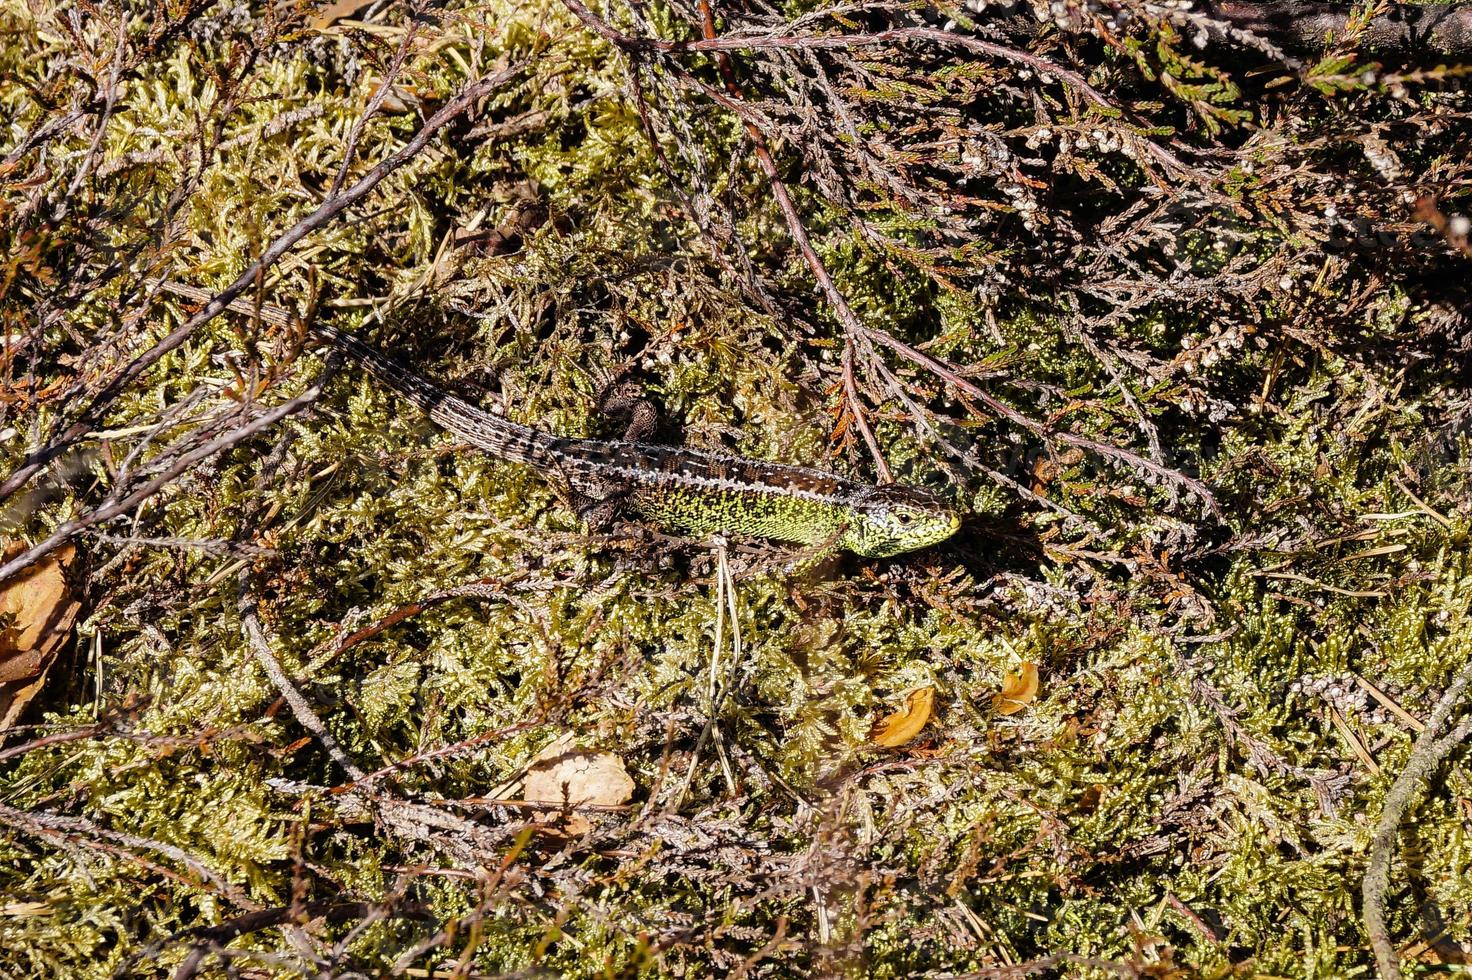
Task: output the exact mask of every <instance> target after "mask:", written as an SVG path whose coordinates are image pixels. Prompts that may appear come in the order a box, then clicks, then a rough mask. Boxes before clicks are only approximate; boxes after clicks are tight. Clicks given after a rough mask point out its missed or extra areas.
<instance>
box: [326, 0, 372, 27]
mask: <svg viewBox="0 0 1472 980" xmlns="http://www.w3.org/2000/svg"><path fill="white" fill-rule="evenodd" d="M372 2H373V0H337V2H336V3H330V4H328V5H327V6H325V7H323V8H322V11H321V12H320V13H318V14H317V16H316V17H313V18H312V29H313V30H318V31H320V30H323V29H325V28H328V27H331V26H332V25H333V24H334V23H336V22H337V21H339V20H342V19H343V18H344V17H351V16H352V15H353V14H356V13H357V12H358V11H360V10H362V9H363V8H364V7H366V6H368V5H369V4H370V3H372Z"/></svg>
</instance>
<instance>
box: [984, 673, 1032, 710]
mask: <svg viewBox="0 0 1472 980" xmlns="http://www.w3.org/2000/svg"><path fill="white" fill-rule="evenodd" d="M1037 696H1038V665H1037V664H1033V663H1024V664H1022V665H1021V666H1019V667H1018V668H1017V669H1016V670H1014V671H1013V672H1012V673H1010V674H1008V675H1007V676H1006V677H1005V678H1003V680H1002V690H1001V692H1000V693H998V694H997V695H996V696H995V697H993V698H992V708H993V709H995V711H996V712H997V714H999V715H1015V714H1017V712H1019V711H1021V710H1022V709H1023V708H1025V707H1027V705H1028V702H1030V701H1033V700H1036V698H1037Z"/></svg>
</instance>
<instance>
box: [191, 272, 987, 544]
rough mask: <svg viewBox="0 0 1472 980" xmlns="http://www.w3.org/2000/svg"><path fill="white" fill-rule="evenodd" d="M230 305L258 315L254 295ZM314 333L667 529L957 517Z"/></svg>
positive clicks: (600, 497)
mask: <svg viewBox="0 0 1472 980" xmlns="http://www.w3.org/2000/svg"><path fill="white" fill-rule="evenodd" d="M163 285H164V286H165V288H167V289H169V290H170V291H172V292H175V293H179V294H181V295H183V296H186V297H188V298H190V299H194V300H197V301H201V302H203V301H207V300H209V299H210V296H211V294H210V293H208V292H207V291H205V290H201V289H196V288H195V287H192V286H184V285H181V284H177V283H172V282H168V283H163ZM232 307H233V308H238V309H242V310H243V311H244V312H257V310H256V308H255V307H254V306H252V305H250V304H241V306H240V307H235V304H232ZM258 312H260V313H261V314H262V315H263V316H265V317H266V318H267V319H269V320H271V321H273V322H279V323H290V322H292V319H293V318H292V317H291V315H290V314H289V313H287V312H286V311H284V310H279V309H276V308H271V307H266V308H261V309H260V310H259V311H258ZM311 330H312V332H313V334H315V335H316V336H317V337H319V338H320V339H322V340H323V341H326V342H327V343H328V344H330V345H332V346H334V347H336V348H338V349H339V350H341V351H343V352H344V353H346V354H347V355H349V356H350V357H352V358H353V359H354V360H356V361H358V362H359V363H361V364H362V365H363V366H364V367H366V368H368V370H369V371H371V372H372V373H373V374H374V375H375V376H376V377H378V378H379V379H380V380H382V381H384V382H385V383H386V384H387V385H388V386H389V387H390V388H392V389H394V390H395V391H396V392H398V393H399V394H401V395H403V396H404V397H405V398H407V399H409V400H410V401H412V402H414V404H416V405H418V406H419V407H420V408H422V409H423V410H424V411H425V413H426V414H427V415H428V416H429V417H430V419H431V420H433V421H434V422H435V423H437V424H438V425H441V426H443V427H444V428H445V429H447V430H449V431H450V432H452V433H454V434H455V435H456V436H458V437H459V438H461V439H463V440H464V441H466V442H468V443H470V444H471V445H473V446H476V447H478V448H480V449H483V450H485V451H486V452H488V453H491V454H492V455H494V456H497V457H499V458H501V459H506V460H511V461H514V462H518V463H525V464H527V465H529V466H531V467H533V468H535V469H537V470H538V471H540V472H542V473H543V474H544V475H545V476H546V477H547V478H548V479H549V480H551V481H552V482H553V483H554V484H555V485H557V486H558V487H559V488H561V489H570V490H571V491H572V492H573V494H574V495H576V496H577V497H579V498H581V499H582V500H584V501H587V502H588V503H589V504H590V505H595V504H597V503H598V502H600V501H603V502H607V503H610V504H615V505H617V506H618V507H619V508H620V509H623V510H628V511H630V512H632V513H633V514H635V515H637V516H639V517H642V518H644V519H646V520H648V521H650V522H652V523H654V524H658V525H660V526H662V527H665V528H668V529H670V530H674V531H679V532H683V533H686V534H692V535H705V534H714V533H730V534H741V535H751V536H754V537H764V538H773V539H776V540H779V541H790V542H794V543H797V544H806V545H816V544H822V543H826V542H830V541H831V542H832V543H833V544H835V545H838V546H842V547H845V548H848V549H849V550H850V551H854V552H856V553H858V554H861V555H869V556H885V555H893V554H899V553H900V552H904V551H912V550H914V549H916V548H923V547H925V546H927V545H930V544H934V543H936V542H938V541H942V540H944V539H945V538H947V537H949V536H950V535H951V534H953V533H954V532H955V530H956V528H957V527H958V526H959V524H960V519H959V516H958V515H957V513H956V511H955V510H954V509H953V508H952V507H951V506H950V505H949V504H948V503H946V502H945V501H944V500H943V499H941V498H940V497H938V496H937V495H935V494H933V493H931V492H929V491H927V490H922V489H920V488H917V487H907V486H902V485H898V484H888V485H884V486H877V485H872V484H863V483H857V482H854V481H851V480H845V479H843V478H841V477H837V476H834V475H833V474H831V473H825V472H823V471H821V470H815V469H810V468H808V467H803V466H787V465H783V464H779V463H766V462H761V461H758V460H752V459H744V458H742V457H739V456H730V455H726V454H722V453H710V452H702V451H699V450H693V449H683V448H679V447H673V446H662V445H657V444H654V443H644V442H625V441H621V440H600V439H571V438H563V437H560V436H555V435H552V434H551V433H547V432H543V431H541V430H540V429H534V428H532V427H530V426H525V425H519V424H517V423H515V422H510V421H507V420H506V419H503V418H501V417H499V416H497V415H494V414H492V413H490V412H487V411H484V410H482V409H480V408H477V407H475V406H474V405H471V404H470V403H469V402H467V401H465V400H464V399H462V398H458V397H456V396H455V395H453V394H451V393H449V392H448V391H445V390H444V389H443V388H441V387H439V386H438V385H436V384H434V383H433V382H431V381H429V380H427V379H426V378H424V377H422V376H420V375H418V374H415V373H414V372H413V371H411V370H409V368H407V367H405V366H404V365H403V364H401V363H400V362H398V361H396V360H394V359H393V358H391V357H389V356H388V355H386V354H384V353H382V352H380V351H378V350H375V349H374V348H372V347H369V346H368V345H367V344H365V343H363V342H362V341H361V340H359V339H358V338H357V337H355V336H354V335H352V334H349V333H345V332H344V331H341V330H338V329H337V328H336V327H332V326H329V325H326V324H313V325H312V327H311Z"/></svg>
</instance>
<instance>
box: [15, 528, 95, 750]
mask: <svg viewBox="0 0 1472 980" xmlns="http://www.w3.org/2000/svg"><path fill="white" fill-rule="evenodd" d="M25 550H26V546H25V545H24V544H23V543H22V542H19V541H12V542H9V543H7V544H6V546H5V550H4V554H3V558H0V560H4V561H9V560H10V559H11V558H14V557H16V556H17V555H19V554H20V553H21V552H23V551H25ZM76 554H77V550H76V548H75V547H73V546H72V545H70V544H68V545H65V546H64V547H61V548H58V549H57V550H56V551H54V552H52V553H51V554H50V555H47V556H46V557H45V558H43V559H41V560H40V561H38V562H36V564H34V565H32V566H31V567H30V568H28V569H26V570H25V571H24V572H21V573H20V574H19V575H17V576H16V577H15V578H13V579H11V580H10V581H8V582H6V583H4V584H3V585H0V622H3V623H4V624H5V625H4V627H3V629H0V732H3V731H5V730H6V729H7V728H9V727H10V726H11V725H13V724H15V720H16V719H17V718H19V717H20V713H21V712H22V711H24V710H25V708H26V705H28V704H30V703H31V699H32V698H34V697H35V696H36V694H37V692H39V691H40V690H41V685H42V684H44V683H45V681H46V672H47V671H48V670H50V669H51V664H52V663H53V662H54V661H55V660H56V654H57V651H59V650H60V649H61V646H62V644H63V643H65V642H66V638H67V636H68V635H69V634H70V632H71V628H72V623H73V621H75V620H76V618H77V609H78V608H79V607H80V605H81V603H79V602H77V601H76V600H75V599H74V598H72V592H71V587H70V585H69V584H68V582H67V571H68V569H69V568H70V567H71V564H72V562H73V560H75V558H76Z"/></svg>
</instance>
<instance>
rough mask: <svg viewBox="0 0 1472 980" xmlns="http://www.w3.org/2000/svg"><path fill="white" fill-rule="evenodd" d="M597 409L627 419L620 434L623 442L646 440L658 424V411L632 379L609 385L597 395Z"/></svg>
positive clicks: (612, 416) (605, 413) (607, 414)
mask: <svg viewBox="0 0 1472 980" xmlns="http://www.w3.org/2000/svg"><path fill="white" fill-rule="evenodd" d="M598 411H599V413H600V414H602V415H606V416H609V417H611V418H616V419H627V420H628V424H627V428H625V430H624V434H623V436H622V438H623V440H624V441H625V442H646V441H648V440H649V438H650V436H652V435H654V429H655V426H657V425H658V424H659V411H658V410H657V409H656V408H655V407H654V402H652V401H651V400H650V399H649V397H648V396H647V395H646V394H645V393H644V389H643V388H640V387H639V386H638V385H637V384H635V383H634V382H632V381H623V382H619V383H616V384H612V385H609V386H608V387H607V388H605V389H603V392H602V393H601V394H600V395H599V396H598Z"/></svg>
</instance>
